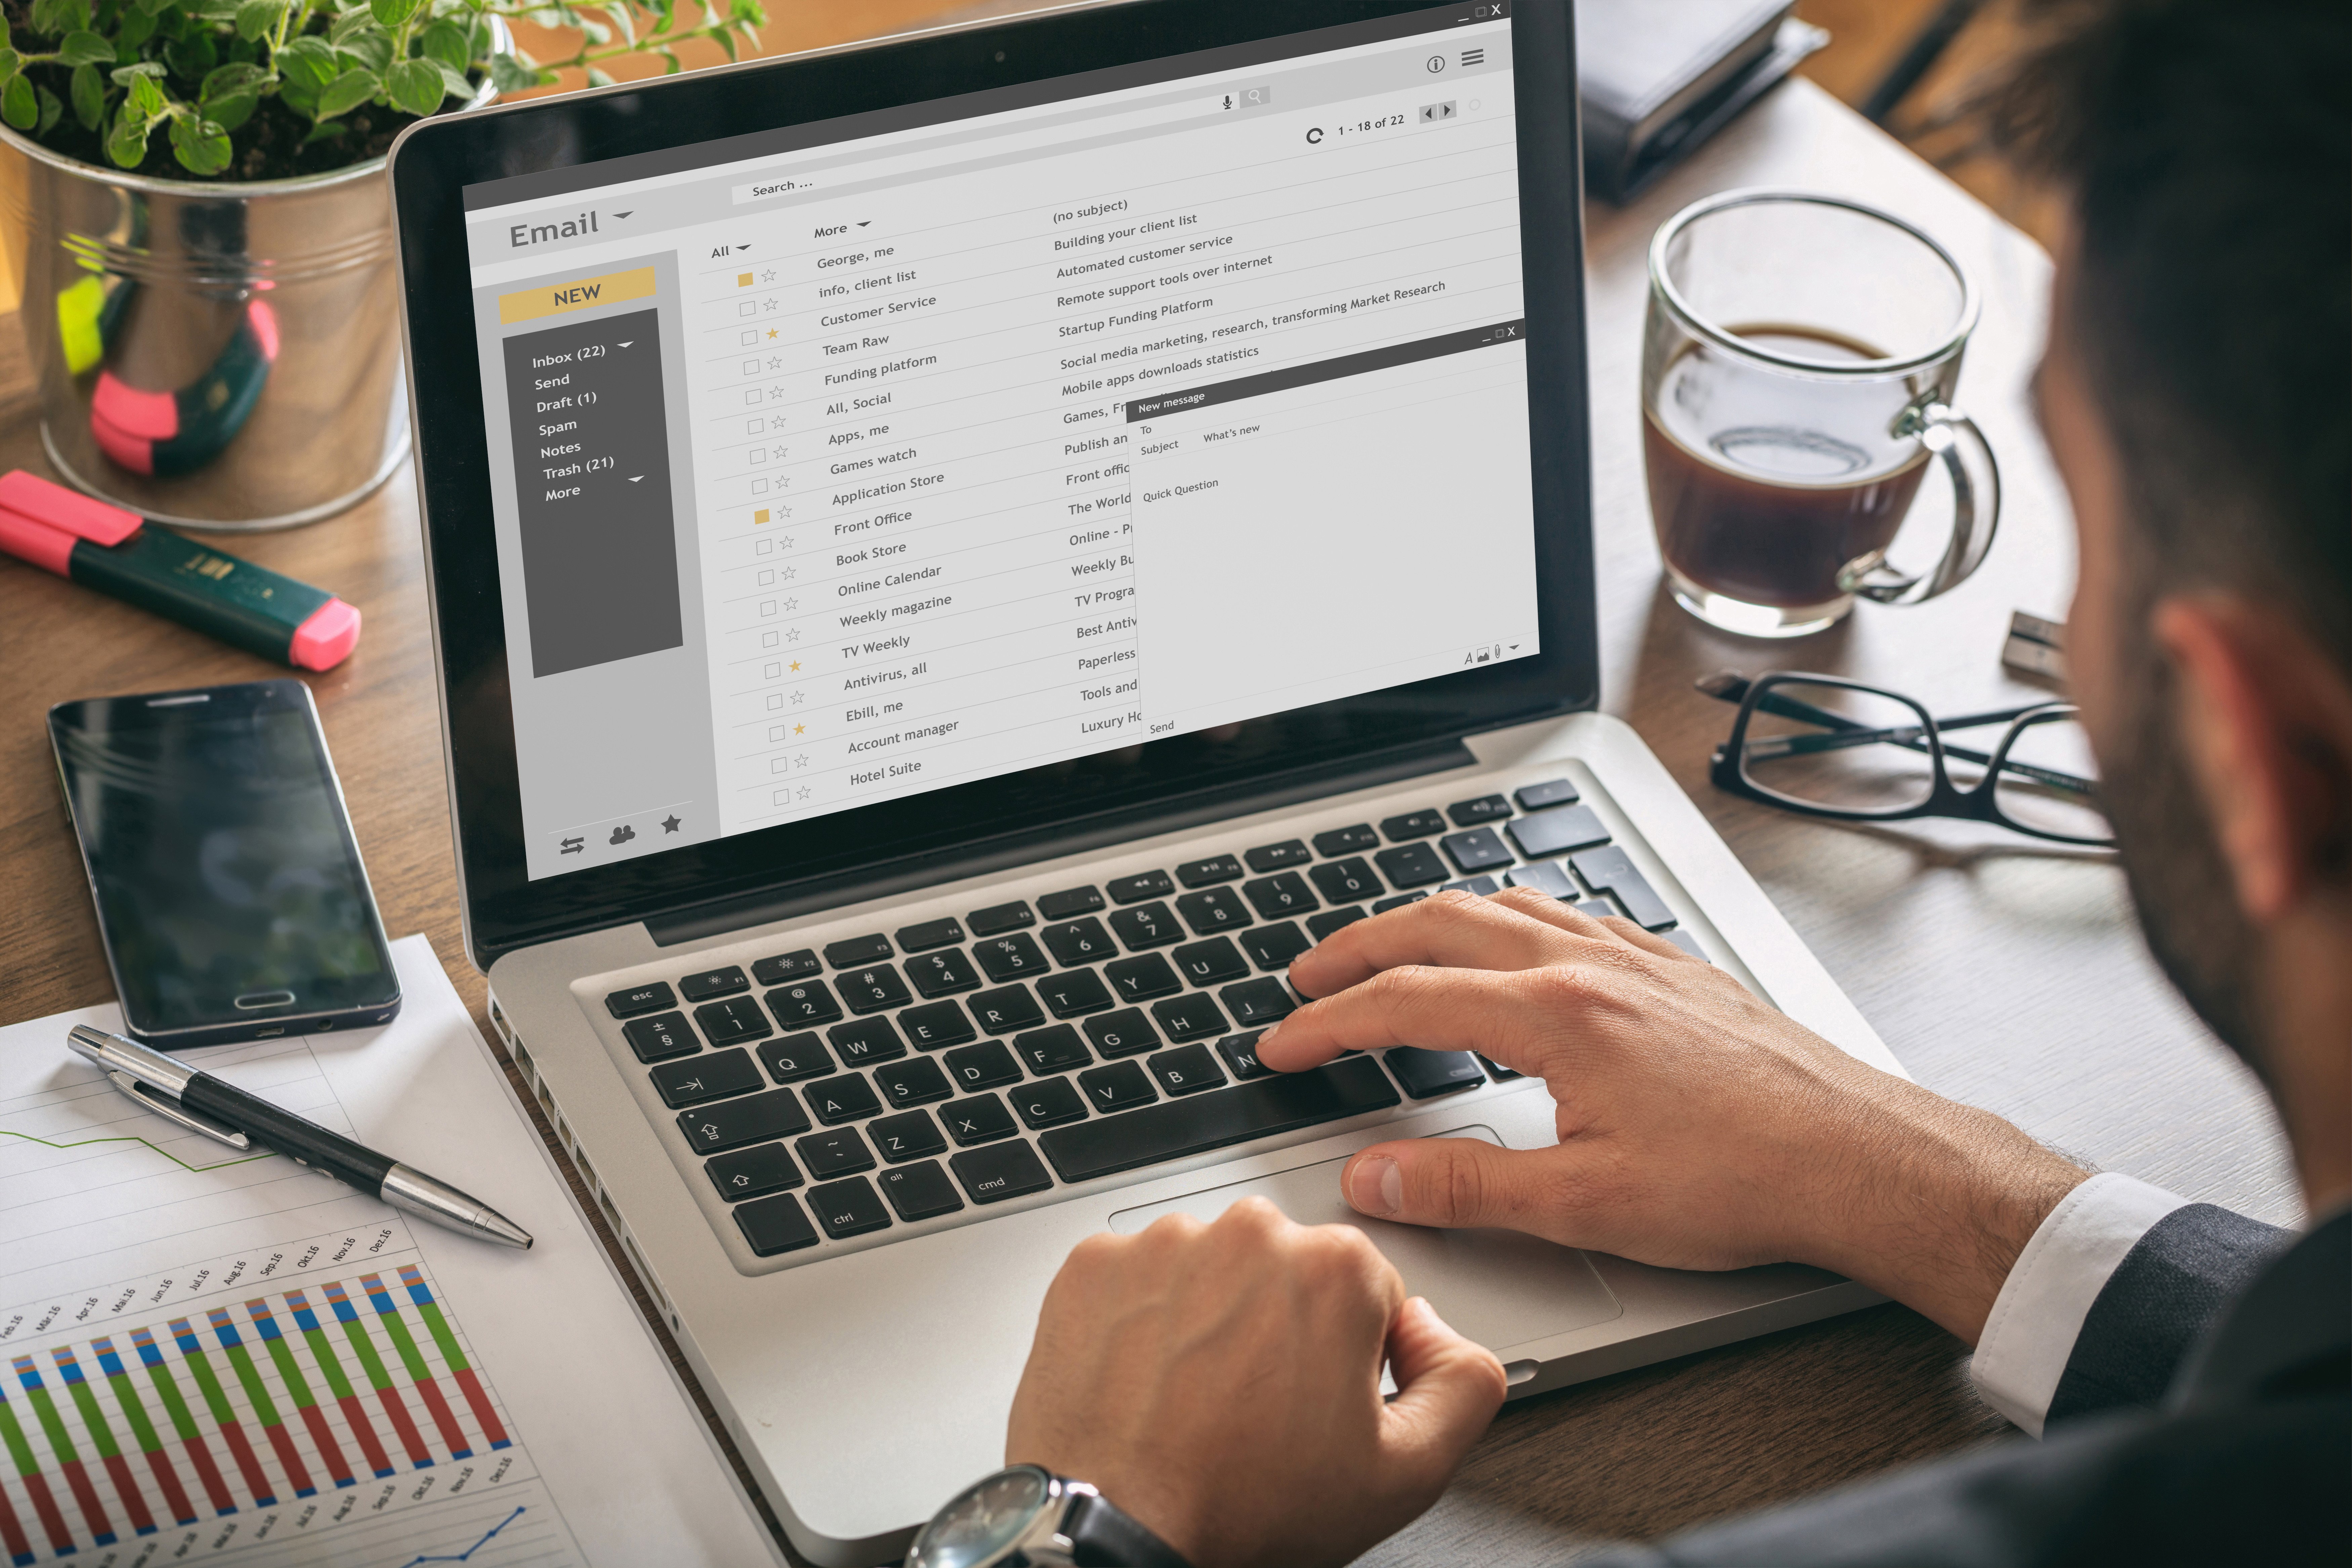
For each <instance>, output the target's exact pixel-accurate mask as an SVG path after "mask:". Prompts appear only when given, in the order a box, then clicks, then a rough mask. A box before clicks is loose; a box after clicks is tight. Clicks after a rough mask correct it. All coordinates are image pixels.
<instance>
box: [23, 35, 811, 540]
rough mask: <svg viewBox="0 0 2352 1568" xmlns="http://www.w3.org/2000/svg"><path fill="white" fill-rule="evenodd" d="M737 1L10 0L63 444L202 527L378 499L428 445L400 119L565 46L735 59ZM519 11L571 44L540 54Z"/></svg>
mask: <svg viewBox="0 0 2352 1568" xmlns="http://www.w3.org/2000/svg"><path fill="white" fill-rule="evenodd" d="M692 3H699V0H692ZM719 3H720V4H724V5H727V6H729V9H727V10H725V11H723V12H721V11H718V10H714V9H711V8H709V5H704V6H703V8H702V9H701V10H700V12H699V14H698V15H696V16H684V17H681V16H678V15H677V10H676V5H677V0H648V5H647V6H646V10H645V12H644V13H643V14H642V17H643V19H642V21H641V14H640V13H638V12H637V11H635V10H633V8H632V6H631V5H629V4H628V0H604V3H603V4H599V5H589V6H586V7H579V6H575V5H572V4H571V3H570V0H547V3H544V4H531V3H514V0H0V20H5V26H6V37H5V47H0V225H5V243H6V244H7V245H8V246H11V248H12V249H17V251H18V254H17V255H16V256H14V257H12V258H11V259H13V260H14V261H15V262H16V266H15V267H14V268H13V270H14V272H15V275H16V277H18V278H20V279H21V280H22V283H23V297H22V302H21V308H20V312H19V315H20V319H21V321H22V323H23V326H24V329H25V335H26V350H27V353H28V355H29V357H30V359H31V361H32V364H33V367H34V370H35V372H36V375H37V379H38V382H39V402H40V414H41V435H42V443H43V444H44V446H45V447H46V448H47V453H48V455H49V458H50V461H51V462H52V463H54V464H55V465H57V467H58V471H59V473H60V474H62V475H64V476H67V477H68V478H69V479H70V480H72V481H73V482H74V483H76V484H78V485H79V486H81V487H82V488H84V489H86V490H89V491H90V492H91V493H92V494H95V495H98V496H100V497H104V498H106V499H108V500H110V501H112V502H114V503H116V504H117V505H120V506H123V507H130V508H131V509H132V510H135V511H138V512H141V513H143V514H145V515H146V516H149V517H158V518H162V519H164V520H167V521H173V522H178V523H184V524H187V525H190V526H193V527H196V528H282V527H287V526H289V525H292V524H295V523H302V522H308V521H310V520H312V519H314V518H317V517H326V516H328V515H330V514H331V513H333V512H336V511H339V510H341V508H343V507H347V506H349V505H351V503H352V502H353V501H355V500H357V499H358V498H359V497H362V496H363V495H365V494H367V493H368V492H369V491H370V490H372V489H373V488H374V487H375V486H377V485H379V484H382V483H383V481H384V480H385V479H386V478H388V477H389V476H391V474H392V472H393V470H394V468H396V467H397V466H398V465H399V464H400V462H401V461H402V459H403V458H404V456H405V455H406V453H407V449H408V415H407V402H406V398H405V395H404V392H403V390H402V384H401V366H400V352H399V344H398V340H397V332H398V321H399V313H398V312H399V306H398V299H397V297H396V294H395V292H394V291H395V288H396V280H395V277H394V267H393V243H392V233H391V220H390V204H389V200H388V198H387V195H386V193H385V191H384V187H383V155H384V152H385V150H386V149H387V148H388V147H389V146H390V145H391V144H392V141H393V138H394V136H396V135H398V134H399V132H400V131H401V129H402V128H403V127H404V126H406V125H408V124H409V123H411V122H412V121H414V120H417V119H420V118H422V117H424V116H425V115H430V114H438V113H444V112H458V111H462V110H467V109H471V108H475V107H478V106H480V105H483V104H486V103H488V102H489V101H491V100H492V99H495V98H497V97H498V96H499V94H501V93H511V92H514V91H517V90H520V89H528V88H536V87H550V86H554V85H557V84H558V83H559V82H560V81H561V80H562V76H561V73H562V71H563V70H564V69H566V68H584V69H585V70H586V72H587V78H588V81H589V83H590V84H591V85H592V86H602V85H604V84H605V83H606V82H608V81H609V80H610V79H611V78H609V77H608V76H606V74H605V72H604V62H605V61H608V60H611V59H614V58H615V57H623V56H627V55H635V54H646V55H652V56H655V57H659V58H660V59H661V60H662V61H663V62H664V64H665V66H666V67H667V69H669V70H672V71H676V70H678V69H681V68H683V62H682V61H681V59H680V58H679V56H678V54H677V49H678V47H679V46H680V45H683V44H686V43H688V42H689V41H692V40H697V39H709V40H711V41H713V42H715V43H717V44H718V45H719V46H720V47H722V48H723V49H724V50H725V51H726V53H727V54H728V55H729V57H734V56H735V55H736V53H737V51H738V48H739V47H740V45H742V44H745V43H751V44H755V45H756V40H757V36H758V35H757V29H758V28H759V27H760V26H763V25H764V24H765V22H766V19H767V18H766V16H765V14H764V12H763V11H762V10H761V5H760V3H759V0H719ZM512 19H525V20H528V21H530V23H532V24H535V25H537V26H542V27H547V28H554V29H562V30H567V31H568V32H569V33H570V34H571V35H572V37H574V38H576V40H577V45H576V47H574V48H573V50H572V53H571V54H570V55H569V56H568V57H562V58H552V59H548V60H544V61H541V60H537V59H534V58H532V57H530V56H529V55H527V54H526V53H524V52H523V51H522V50H521V49H520V48H519V47H516V45H515V42H514V38H513V35H512V33H511V32H510V31H509V26H508V23H509V20H512Z"/></svg>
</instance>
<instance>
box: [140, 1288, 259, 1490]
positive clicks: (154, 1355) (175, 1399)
mask: <svg viewBox="0 0 2352 1568" xmlns="http://www.w3.org/2000/svg"><path fill="white" fill-rule="evenodd" d="M131 1349H132V1350H135V1351H137V1352H138V1353H139V1364H140V1365H142V1366H143V1367H145V1368H146V1369H147V1378H148V1381H149V1382H151V1383H152V1384H153V1385H155V1396H156V1397H157V1398H158V1399H161V1400H162V1401H163V1414H164V1415H166V1416H169V1417H171V1421H172V1430H173V1433H174V1434H176V1435H177V1436H178V1437H179V1439H180V1446H181V1447H182V1448H185V1449H186V1450H187V1451H188V1463H190V1464H192V1465H194V1467H195V1468H196V1480H197V1483H198V1484H199V1485H201V1486H202V1487H203V1488H204V1489H205V1500H206V1501H208V1502H210V1503H211V1504H212V1505H213V1512H214V1513H215V1514H216V1515H226V1514H232V1513H235V1512H236V1498H234V1497H232V1496H230V1495H229V1490H228V1483H227V1482H226V1481H225V1480H223V1479H221V1473H220V1466H218V1465H216V1464H215V1463H214V1462H213V1451H212V1448H211V1447H210V1446H209V1445H208V1444H206V1443H205V1435H204V1433H203V1432H202V1431H201V1430H199V1429H198V1428H197V1427H196V1418H195V1416H193V1415H191V1414H190V1413H189V1411H188V1402H187V1401H186V1400H185V1399H184V1398H182V1397H181V1396H180V1384H179V1380H178V1379H177V1378H175V1377H173V1375H172V1368H171V1364H170V1363H168V1362H166V1361H165V1360H164V1359H163V1348H162V1347H161V1346H159V1345H158V1344H156V1343H155V1336H154V1335H153V1334H152V1333H150V1332H149V1331H147V1330H146V1329H143V1328H142V1329H132V1330H131Z"/></svg>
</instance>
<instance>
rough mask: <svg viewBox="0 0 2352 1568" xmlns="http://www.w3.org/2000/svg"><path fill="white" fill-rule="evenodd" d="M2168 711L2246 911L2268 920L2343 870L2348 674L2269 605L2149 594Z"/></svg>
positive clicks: (2349, 861)
mask: <svg viewBox="0 0 2352 1568" xmlns="http://www.w3.org/2000/svg"><path fill="white" fill-rule="evenodd" d="M2151 630H2152V631H2153V632H2155V636H2156V641H2157V644H2158V646H2159V647H2161V648H2162V649H2163V650H2164V651H2165V653H2167V654H2168V656H2169V657H2170V659H2171V661H2172V664H2173V670H2174V673H2175V675H2176V682H2175V690H2176V693H2177V696H2176V700H2177V702H2178V704H2179V712H2178V713H2177V714H2176V716H2175V717H2176V720H2177V722H2178V724H2179V735H2180V737H2181V741H2182V744H2183V746H2184V747H2185V748H2186V750H2187V752H2188V761H2189V769H2190V771H2191V773H2192V774H2193V775H2194V776H2195V778H2196V779H2197V783H2198V788H2199V790H2200V793H2201V794H2202V795H2203V796H2204V800H2205V810H2206V814H2207V817H2208V820H2209V821H2211V822H2212V824H2213V832H2214V837H2215V839H2216V840H2217V841H2219V842H2220V844H2221V854H2222V858H2223V859H2224V860H2226V861H2227V862H2229V865H2230V870H2231V875H2232V876H2233V877H2234V878H2235V880H2236V883H2237V892H2238V903H2239V904H2240V906H2241V907H2242V908H2243V909H2244V911H2245V913H2246V915H2247V917H2248V918H2249V919H2252V920H2253V921H2254V922H2256V923H2257V924H2260V925H2268V924H2271V923H2272V922H2274V921H2276V920H2278V919H2280V918H2282V917H2283V916H2284V915H2287V914H2289V913H2290V912H2291V911H2293V910H2294V908H2295V906H2296V905H2297V904H2301V903H2302V902H2303V901H2304V900H2305V899H2306V898H2308V897H2310V896H2311V895H2312V894H2315V893H2320V892H2324V891H2326V889H2327V888H2328V887H2329V886H2330V885H2336V886H2340V885H2341V883H2342V882H2343V879H2344V878H2345V877H2346V875H2347V871H2352V683H2347V680H2346V678H2345V676H2344V674H2343V673H2342V672H2341V671H2340V670H2338V669H2337V667H2336V663H2335V661H2334V660H2333V659H2331V658H2330V657H2329V656H2328V655H2327V654H2326V653H2325V652H2323V651H2322V650H2321V649H2320V648H2319V647H2318V646H2317V645H2316V644H2315V643H2313V642H2312V640H2311V639H2310V638H2309V637H2308V636H2306V635H2305V633H2304V632H2303V631H2302V629H2301V628H2300V627H2299V626H2297V625H2295V624H2294V622H2292V621H2291V620H2289V619H2288V618H2286V617H2284V616H2283V615H2281V614H2280V613H2279V612H2278V611H2277V610H2276V608H2274V607H2272V608H2264V607H2261V606H2257V605H2255V604H2253V603H2252V602H2250V601H2246V600H2244V599H2242V598H2239V597H2238V596H2236V595H2234V594H2199V595H2184V596H2181V597H2178V598H2171V599H2166V600H2163V601H2159V602H2158V604H2157V606H2156V607H2155V610H2154V612H2153V616H2152V625H2151Z"/></svg>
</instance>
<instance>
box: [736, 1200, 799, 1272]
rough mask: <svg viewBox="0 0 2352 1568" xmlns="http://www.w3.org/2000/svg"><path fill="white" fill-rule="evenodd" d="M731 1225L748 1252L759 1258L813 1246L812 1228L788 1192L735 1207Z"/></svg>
mask: <svg viewBox="0 0 2352 1568" xmlns="http://www.w3.org/2000/svg"><path fill="white" fill-rule="evenodd" d="M735 1224H736V1226H737V1228H740V1230H741V1231H742V1232H743V1239H744V1241H745V1242H747V1243H749V1244H750V1246H751V1250H752V1252H753V1253H754V1254H755V1255H756V1256H759V1257H761V1258H773V1257H774V1256H775V1255H776V1254H777V1253H779V1252H793V1251H797V1250H799V1249H801V1248H803V1247H814V1246H815V1245H816V1227H815V1226H814V1225H811V1224H810V1223H809V1222H808V1216H807V1215H805V1214H803V1213H802V1212H801V1200H800V1199H799V1198H797V1197H793V1195H792V1194H791V1193H788V1192H786V1193H779V1194H777V1195H776V1196H775V1197H762V1198H755V1199H753V1200H752V1201H751V1202H750V1203H739V1204H737V1205H736V1206H735Z"/></svg>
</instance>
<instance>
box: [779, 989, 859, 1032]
mask: <svg viewBox="0 0 2352 1568" xmlns="http://www.w3.org/2000/svg"><path fill="white" fill-rule="evenodd" d="M767 1002H768V1010H769V1011H770V1012H772V1013H773V1014H775V1015H776V1021H777V1022H778V1023H781V1024H782V1025H783V1026H784V1027H785V1028H786V1029H805V1028H806V1027H808V1026H809V1025H810V1024H814V1023H831V1022H833V1021H834V1020H835V1019H838V1018H839V1017H841V1004H840V1003H839V1002H836V1001H835V1000H834V999H833V993H832V992H831V991H828V990H826V989H825V988H824V981H823V980H802V981H799V982H797V983H796V984H793V985H789V986H779V987H777V988H775V989H774V990H772V991H770V992H769V993H768V996H767Z"/></svg>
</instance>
